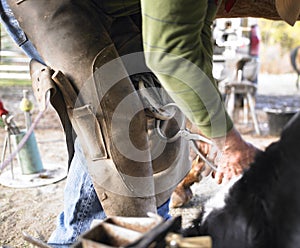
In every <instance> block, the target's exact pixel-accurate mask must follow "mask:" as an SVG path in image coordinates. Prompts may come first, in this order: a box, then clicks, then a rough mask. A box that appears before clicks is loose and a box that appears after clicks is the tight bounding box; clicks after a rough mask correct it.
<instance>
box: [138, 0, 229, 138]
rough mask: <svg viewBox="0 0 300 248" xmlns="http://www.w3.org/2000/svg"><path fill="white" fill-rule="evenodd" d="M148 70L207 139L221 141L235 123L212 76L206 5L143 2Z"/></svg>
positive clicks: (210, 16)
mask: <svg viewBox="0 0 300 248" xmlns="http://www.w3.org/2000/svg"><path fill="white" fill-rule="evenodd" d="M141 7H142V18H143V42H144V50H145V57H146V63H147V66H148V67H149V68H150V69H151V70H152V71H153V72H154V73H155V74H156V76H157V77H158V78H159V80H160V82H161V83H162V85H163V87H164V88H165V89H166V90H167V91H168V93H169V94H170V96H171V97H172V98H173V100H174V101H175V102H176V103H177V105H178V106H179V107H180V108H181V110H182V111H183V112H184V113H185V115H186V116H187V117H188V118H189V119H190V120H191V121H192V122H193V123H194V124H196V125H197V126H198V127H199V128H200V129H201V131H202V132H203V133H204V134H205V135H207V136H208V137H220V136H224V135H225V134H226V133H227V132H228V131H229V130H230V129H232V127H233V124H232V121H231V119H230V118H229V116H228V115H227V113H226V110H225V107H224V105H223V103H222V99H221V95H220V93H219V91H218V89H217V85H216V83H215V80H214V78H213V76H212V43H211V28H210V25H211V22H212V20H213V17H214V14H215V12H216V10H217V5H216V4H215V2H214V1H212V3H211V4H210V5H209V10H208V9H207V8H208V3H207V0H201V1H196V2H195V1H192V0H184V1H183V0H166V1H157V0H155V1H149V0H142V1H141Z"/></svg>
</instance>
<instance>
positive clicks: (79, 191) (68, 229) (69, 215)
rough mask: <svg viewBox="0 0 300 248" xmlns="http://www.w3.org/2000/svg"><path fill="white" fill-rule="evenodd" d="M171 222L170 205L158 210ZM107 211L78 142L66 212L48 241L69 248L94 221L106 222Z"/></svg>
mask: <svg viewBox="0 0 300 248" xmlns="http://www.w3.org/2000/svg"><path fill="white" fill-rule="evenodd" d="M157 211H158V214H159V215H161V216H162V217H163V218H164V219H169V218H170V215H169V201H167V202H166V203H165V204H163V205H162V206H161V207H159V208H158V209H157ZM105 217H106V215H105V213H104V210H103V208H102V206H101V204H100V202H99V200H98V198H97V195H96V192H95V190H94V187H93V183H92V180H91V178H90V176H89V174H88V172H87V165H86V160H85V158H84V155H83V151H82V149H81V147H80V144H79V142H78V140H76V142H75V154H74V158H73V160H72V163H71V166H70V170H69V173H68V178H67V182H66V187H65V191H64V210H63V212H62V213H61V214H60V215H59V217H58V222H57V227H56V230H55V231H54V232H53V234H52V235H51V237H50V238H49V240H48V243H49V244H50V245H51V246H53V247H68V245H71V244H72V243H74V242H75V241H76V240H77V238H78V236H79V235H80V234H82V233H83V232H85V231H87V230H88V229H89V228H90V225H91V222H92V220H94V219H104V218H105Z"/></svg>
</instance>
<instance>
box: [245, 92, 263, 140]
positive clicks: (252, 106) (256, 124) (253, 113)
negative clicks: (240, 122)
mask: <svg viewBox="0 0 300 248" xmlns="http://www.w3.org/2000/svg"><path fill="white" fill-rule="evenodd" d="M247 99H248V102H249V107H250V112H251V116H252V119H253V122H254V128H255V132H256V133H257V134H258V135H260V130H259V125H258V121H257V118H256V114H255V107H254V100H253V97H252V95H251V94H250V92H247Z"/></svg>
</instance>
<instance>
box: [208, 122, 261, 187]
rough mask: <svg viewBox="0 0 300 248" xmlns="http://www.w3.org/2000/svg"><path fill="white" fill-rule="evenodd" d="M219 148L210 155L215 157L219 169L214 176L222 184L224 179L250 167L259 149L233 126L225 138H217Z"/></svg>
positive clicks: (216, 142)
mask: <svg viewBox="0 0 300 248" xmlns="http://www.w3.org/2000/svg"><path fill="white" fill-rule="evenodd" d="M213 141H214V142H215V144H216V148H217V150H215V151H213V149H211V152H210V154H209V157H210V158H211V159H214V163H215V164H216V165H217V167H218V170H217V171H214V172H213V173H212V176H213V177H214V178H215V179H216V180H217V182H218V183H219V184H220V183H222V181H223V180H230V179H231V178H233V177H234V176H237V175H240V174H242V173H243V171H244V170H245V169H247V168H249V166H250V164H251V163H252V162H253V161H254V157H255V155H256V153H257V152H258V151H259V150H258V149H257V148H256V147H254V146H253V145H252V144H250V143H248V142H246V141H245V140H244V139H243V138H242V137H241V135H240V133H239V132H238V131H237V130H236V129H235V128H232V130H230V131H229V132H228V133H227V135H226V136H225V137H223V138H215V139H213Z"/></svg>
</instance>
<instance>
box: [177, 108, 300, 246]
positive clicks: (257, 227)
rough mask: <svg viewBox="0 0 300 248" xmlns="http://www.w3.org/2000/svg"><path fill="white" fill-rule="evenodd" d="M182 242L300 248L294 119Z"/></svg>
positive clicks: (299, 156) (299, 142)
mask: <svg viewBox="0 0 300 248" xmlns="http://www.w3.org/2000/svg"><path fill="white" fill-rule="evenodd" d="M183 234H184V236H200V235H210V236H211V237H212V240H213V248H296V247H300V113H298V114H296V115H295V116H294V117H293V118H292V120H291V121H290V122H289V123H288V124H287V125H286V127H285V128H284V130H283V132H282V135H281V138H280V140H279V141H278V142H276V143H273V144H271V145H270V146H269V147H268V148H267V149H266V150H265V151H264V152H260V153H259V154H258V155H257V157H256V159H255V162H254V163H253V164H252V165H251V167H250V169H249V170H248V171H246V172H245V173H244V175H243V176H242V177H241V178H240V179H239V180H238V181H237V182H236V183H235V184H234V185H233V186H232V187H231V189H230V191H229V193H228V195H227V196H226V197H225V201H224V206H223V207H221V208H218V209H213V210H212V211H211V212H210V213H204V214H200V216H199V217H198V218H197V219H195V220H194V221H193V225H192V226H191V227H190V228H187V229H185V230H183Z"/></svg>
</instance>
